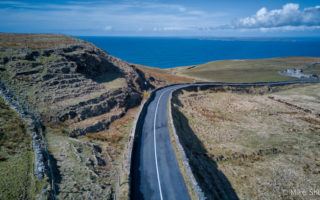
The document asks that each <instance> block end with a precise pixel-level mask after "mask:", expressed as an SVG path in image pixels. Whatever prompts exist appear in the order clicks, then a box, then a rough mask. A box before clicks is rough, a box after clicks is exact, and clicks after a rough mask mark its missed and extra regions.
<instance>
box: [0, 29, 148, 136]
mask: <svg viewBox="0 0 320 200" xmlns="http://www.w3.org/2000/svg"><path fill="white" fill-rule="evenodd" d="M2 37H4V38H5V37H6V35H4V36H3V35H2ZM61 37H62V38H64V39H65V36H61ZM36 39H37V38H32V39H31V41H22V44H24V43H23V42H25V46H27V44H28V43H30V42H32V44H34V43H35V41H34V40H36ZM67 39H68V40H70V41H71V42H69V43H71V44H68V45H57V46H53V47H50V48H48V47H45V48H42V47H40V48H32V49H30V48H21V47H20V48H16V47H14V46H13V45H11V47H7V48H1V49H0V53H1V54H0V77H1V81H3V82H4V83H5V85H6V86H7V87H8V88H10V89H12V90H13V91H14V92H15V94H16V95H17V96H18V97H19V98H18V99H19V100H20V101H21V102H22V103H24V104H27V105H30V107H31V108H32V109H33V110H34V111H36V112H37V113H40V114H41V117H42V119H43V120H44V121H45V122H48V123H64V124H67V125H68V127H70V128H71V130H69V134H70V136H74V137H76V136H78V135H84V134H87V133H92V132H98V131H101V130H103V129H106V128H107V127H108V125H109V124H110V123H111V122H112V121H114V120H115V119H118V118H120V117H121V116H123V115H124V114H125V112H126V110H127V109H129V108H131V107H133V106H136V105H138V104H139V103H140V101H141V97H142V91H143V90H146V89H149V88H152V85H151V84H150V81H149V80H146V79H145V77H144V76H143V73H141V71H140V70H138V69H137V68H136V67H135V66H134V65H130V64H128V63H126V62H124V61H121V60H120V59H117V58H115V57H113V56H111V55H109V54H107V53H105V52H104V51H102V50H100V49H99V48H97V47H95V46H93V45H91V44H90V43H87V42H84V41H81V40H77V39H73V38H67ZM67 39H65V40H67ZM47 40H49V41H50V39H47ZM51 40H52V39H51ZM3 41H5V40H3ZM3 41H2V42H3ZM0 42H1V40H0ZM19 44H20V43H19ZM20 45H21V44H20ZM12 46H13V47H12ZM22 46H23V45H22ZM151 80H154V79H151ZM99 116H103V117H100V118H99ZM91 119H94V120H91ZM88 121H90V123H87V122H88ZM92 121H94V122H92Z"/></svg>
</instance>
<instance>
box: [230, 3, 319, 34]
mask: <svg viewBox="0 0 320 200" xmlns="http://www.w3.org/2000/svg"><path fill="white" fill-rule="evenodd" d="M232 28H236V29H239V28H240V29H261V30H265V31H267V30H268V29H270V30H290V31H292V30H312V29H319V28H320V6H315V7H309V8H305V9H303V10H301V9H300V6H299V4H294V3H288V4H285V5H284V6H283V7H282V8H281V9H275V10H270V11H269V10H268V9H267V8H266V7H263V8H261V9H260V10H258V11H257V13H256V14H255V15H253V16H251V17H245V18H241V19H239V20H237V21H235V22H234V23H233V24H232Z"/></svg>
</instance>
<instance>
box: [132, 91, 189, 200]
mask: <svg viewBox="0 0 320 200" xmlns="http://www.w3.org/2000/svg"><path fill="white" fill-rule="evenodd" d="M179 87H182V86H170V87H166V88H164V89H161V90H158V91H156V93H155V95H154V98H153V100H152V101H150V103H149V105H148V106H147V110H146V111H145V112H144V111H143V112H144V113H142V115H143V116H142V115H141V116H140V117H141V118H140V119H139V122H138V123H140V125H139V124H137V132H136V134H137V135H139V138H138V139H137V143H136V144H135V148H134V155H133V156H134V157H133V160H132V167H131V168H132V169H134V170H132V171H131V177H132V181H131V199H139V200H140V199H160V200H162V199H179V200H182V199H190V197H189V195H188V191H187V188H186V185H185V183H184V180H183V177H182V175H181V173H180V169H179V166H178V163H177V159H176V157H175V153H174V150H173V147H172V146H171V142H170V136H169V128H168V118H167V116H168V109H167V105H168V99H169V96H170V93H171V92H172V91H173V90H175V89H177V88H179Z"/></svg>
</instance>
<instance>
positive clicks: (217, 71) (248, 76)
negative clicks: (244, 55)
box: [172, 57, 320, 82]
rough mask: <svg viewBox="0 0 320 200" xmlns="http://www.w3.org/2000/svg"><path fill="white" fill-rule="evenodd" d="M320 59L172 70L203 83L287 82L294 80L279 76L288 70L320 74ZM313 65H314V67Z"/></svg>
mask: <svg viewBox="0 0 320 200" xmlns="http://www.w3.org/2000/svg"><path fill="white" fill-rule="evenodd" d="M318 62H320V58H308V57H290V58H273V59H257V60H224V61H215V62H209V63H205V64H202V65H197V66H194V67H180V68H175V69H173V70H172V72H173V73H175V74H177V75H182V76H187V77H192V78H196V79H198V80H203V81H223V82H257V81H285V80H292V79H294V78H290V77H285V76H282V75H280V74H279V71H282V70H284V69H287V68H302V69H304V71H305V72H306V73H313V74H318V75H319V74H320V64H314V63H318ZM312 64H313V65H312Z"/></svg>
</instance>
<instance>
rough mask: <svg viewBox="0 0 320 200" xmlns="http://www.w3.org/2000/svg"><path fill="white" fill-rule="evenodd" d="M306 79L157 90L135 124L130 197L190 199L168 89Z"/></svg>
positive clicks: (280, 84)
mask: <svg viewBox="0 0 320 200" xmlns="http://www.w3.org/2000/svg"><path fill="white" fill-rule="evenodd" d="M295 83H302V84H303V83H310V81H287V82H273V83H237V84H232V83H201V84H200V83H199V84H188V85H174V86H168V87H166V88H162V89H160V90H157V91H156V92H155V93H154V94H153V96H152V97H151V99H150V100H149V102H148V103H147V104H146V105H145V106H144V109H143V110H142V112H141V114H140V117H139V119H138V122H137V127H136V133H135V134H136V138H135V143H134V148H133V153H132V163H131V181H130V198H131V199H134V200H135V199H139V200H142V199H147V200H149V199H150V200H151V199H157V200H158V199H160V200H163V199H165V200H166V199H170V200H171V199H179V200H188V199H190V197H189V195H188V191H187V188H186V185H185V183H184V180H183V177H182V175H181V172H180V169H179V167H178V162H177V159H176V157H175V153H174V150H173V147H172V146H171V142H170V136H169V127H168V109H167V105H168V100H169V97H170V93H171V92H172V91H174V90H176V89H179V88H182V87H186V86H208V87H212V86H227V85H228V86H237V87H251V86H264V85H268V86H271V87H272V86H283V85H289V84H295ZM311 83H314V81H311Z"/></svg>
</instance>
